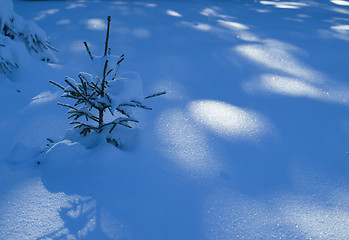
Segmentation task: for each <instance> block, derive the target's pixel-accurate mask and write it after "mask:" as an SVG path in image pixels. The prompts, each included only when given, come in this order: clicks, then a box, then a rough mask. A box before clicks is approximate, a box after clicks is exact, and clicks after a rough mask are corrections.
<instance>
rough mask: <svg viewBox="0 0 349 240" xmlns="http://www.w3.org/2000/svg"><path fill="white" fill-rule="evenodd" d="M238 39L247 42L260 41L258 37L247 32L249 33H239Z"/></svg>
mask: <svg viewBox="0 0 349 240" xmlns="http://www.w3.org/2000/svg"><path fill="white" fill-rule="evenodd" d="M237 38H239V39H241V40H244V41H246V42H259V41H260V39H259V37H258V36H256V35H254V34H253V33H250V32H247V31H241V32H239V33H238V35H237Z"/></svg>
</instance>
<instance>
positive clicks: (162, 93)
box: [144, 92, 166, 99]
mask: <svg viewBox="0 0 349 240" xmlns="http://www.w3.org/2000/svg"><path fill="white" fill-rule="evenodd" d="M164 94H166V92H160V93H155V94H153V95H150V96H147V97H145V98H144V99H148V98H153V97H158V96H161V95H164Z"/></svg>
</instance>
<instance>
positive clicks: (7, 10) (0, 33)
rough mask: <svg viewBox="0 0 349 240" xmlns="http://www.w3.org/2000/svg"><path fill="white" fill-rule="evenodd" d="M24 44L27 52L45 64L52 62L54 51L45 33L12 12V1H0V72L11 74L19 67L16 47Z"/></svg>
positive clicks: (18, 54)
mask: <svg viewBox="0 0 349 240" xmlns="http://www.w3.org/2000/svg"><path fill="white" fill-rule="evenodd" d="M17 44H24V45H25V46H26V48H27V50H28V52H29V53H30V54H31V55H32V56H34V57H36V58H38V59H40V60H42V61H45V62H54V61H55V57H54V54H53V53H52V50H54V49H53V48H52V47H51V46H50V43H49V42H48V39H47V36H46V34H45V32H44V31H43V30H42V29H41V28H39V27H38V26H37V25H36V24H35V23H33V22H30V21H25V20H24V19H23V18H22V17H21V16H19V15H18V14H16V13H15V12H14V10H13V3H12V0H1V1H0V70H1V71H0V72H2V73H11V72H12V71H13V70H14V69H16V68H18V67H19V64H18V56H20V53H19V52H18V49H19V48H18V47H17V46H18V45H17Z"/></svg>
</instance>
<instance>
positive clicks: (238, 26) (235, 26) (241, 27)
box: [217, 20, 249, 30]
mask: <svg viewBox="0 0 349 240" xmlns="http://www.w3.org/2000/svg"><path fill="white" fill-rule="evenodd" d="M217 22H218V23H219V24H220V25H222V26H224V27H226V28H230V29H233V30H247V29H249V27H248V26H246V25H244V24H241V23H238V22H230V21H223V20H218V21H217Z"/></svg>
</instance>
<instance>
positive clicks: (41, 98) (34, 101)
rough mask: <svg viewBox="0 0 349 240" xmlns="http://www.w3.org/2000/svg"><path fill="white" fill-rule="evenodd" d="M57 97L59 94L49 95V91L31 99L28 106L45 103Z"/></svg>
mask: <svg viewBox="0 0 349 240" xmlns="http://www.w3.org/2000/svg"><path fill="white" fill-rule="evenodd" d="M58 96H59V93H58V92H56V93H51V91H46V92H42V93H40V94H38V95H37V96H35V97H33V98H32V101H31V102H30V104H39V103H46V102H50V101H52V100H54V99H56V98H57V97H58Z"/></svg>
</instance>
